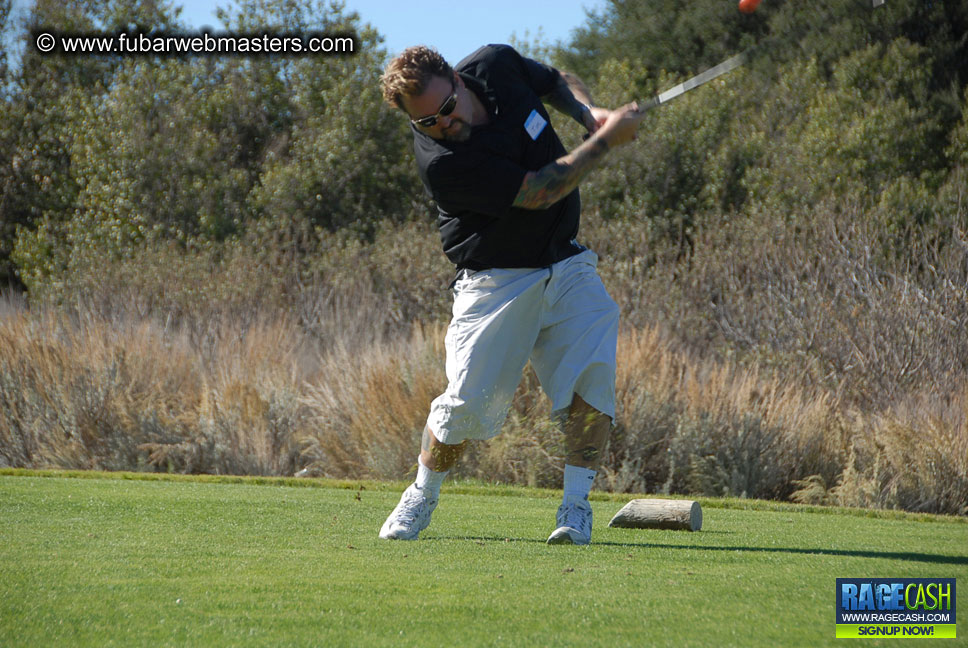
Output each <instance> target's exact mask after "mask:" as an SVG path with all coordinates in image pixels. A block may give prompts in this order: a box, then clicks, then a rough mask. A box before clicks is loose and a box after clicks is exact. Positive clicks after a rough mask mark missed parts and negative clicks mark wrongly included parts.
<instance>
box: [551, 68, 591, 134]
mask: <svg viewBox="0 0 968 648" xmlns="http://www.w3.org/2000/svg"><path fill="white" fill-rule="evenodd" d="M558 74H559V75H561V78H560V79H559V80H558V85H557V86H556V87H555V89H554V90H553V91H552V92H550V93H549V94H547V95H545V96H544V97H542V99H544V101H546V102H548V104H549V105H551V106H552V107H553V108H554V109H555V110H557V111H558V112H561V113H563V114H565V115H568V116H569V117H571V118H572V119H574V120H575V121H577V122H578V123H579V124H581V125H583V126H587V124H586V123H585V112H586V111H587V109H588V106H590V105H591V104H592V98H591V94H590V93H589V91H588V88H587V86H585V84H584V83H583V82H582V80H581V79H579V78H578V77H577V76H575V75H574V74H571V73H570V72H560V71H559V73H558Z"/></svg>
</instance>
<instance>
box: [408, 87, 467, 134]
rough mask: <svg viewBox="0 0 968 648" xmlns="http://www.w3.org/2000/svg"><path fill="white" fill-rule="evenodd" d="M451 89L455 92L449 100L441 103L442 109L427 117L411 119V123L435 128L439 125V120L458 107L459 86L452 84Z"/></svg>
mask: <svg viewBox="0 0 968 648" xmlns="http://www.w3.org/2000/svg"><path fill="white" fill-rule="evenodd" d="M451 89H452V90H453V92H454V94H452V95H450V96H449V97H448V98H447V101H445V102H444V103H442V104H441V105H440V109H439V110H438V111H437V113H436V114H434V115H428V116H426V117H421V118H420V119H411V120H410V123H412V124H415V125H416V126H423V127H424V128H433V127H434V126H436V125H437V120H438V119H439V118H441V117H446V116H447V115H449V114H450V113H452V112H454V108H456V107H457V88H456V87H454V85H453V84H451Z"/></svg>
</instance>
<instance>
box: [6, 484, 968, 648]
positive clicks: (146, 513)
mask: <svg viewBox="0 0 968 648" xmlns="http://www.w3.org/2000/svg"><path fill="white" fill-rule="evenodd" d="M87 476H88V477H92V478H88V479H75V478H70V477H65V476H63V473H47V474H45V476H44V477H40V476H26V473H24V472H23V471H21V472H19V473H13V472H12V471H6V476H0V519H2V521H3V524H2V525H0V645H2V646H36V645H58V646H59V645H92V646H108V645H117V646H132V645H152V646H154V645H192V646H197V645H233V646H237V645H259V646H269V645H271V646H284V645H300V646H302V645H317V646H445V645H446V646H567V645H582V646H610V647H611V646H644V645H668V646H685V645H695V646H729V645H735V646H745V645H764V646H766V645H771V646H772V645H803V646H815V645H822V644H836V643H837V640H835V639H834V625H833V619H834V610H833V605H834V604H833V601H834V579H835V578H837V577H865V576H878V577H883V576H889V577H890V576H909V577H955V578H958V579H959V581H960V582H959V585H961V584H962V583H965V585H964V586H962V587H961V588H959V596H958V607H960V608H961V609H962V610H968V596H966V594H965V591H966V590H965V588H966V587H968V578H966V577H968V524H966V523H965V520H964V519H962V518H944V517H940V516H930V517H927V516H920V517H919V516H910V515H904V514H881V515H876V516H874V517H868V516H864V515H860V514H857V512H854V511H838V510H824V509H804V508H803V507H796V506H791V505H781V504H764V503H757V502H746V501H743V500H724V501H718V502H717V501H713V500H702V502H703V505H704V509H705V510H704V530H703V531H701V532H699V533H688V532H674V531H645V530H627V529H609V528H607V526H606V525H607V522H608V520H609V518H610V517H611V516H612V515H613V514H614V513H615V512H616V511H617V510H618V508H620V506H621V504H622V502H624V501H626V500H628V499H629V498H630V497H631V496H627V495H625V496H604V495H603V496H599V497H598V498H596V500H595V501H594V502H593V507H594V510H595V516H596V525H595V532H594V541H595V543H594V544H593V545H592V546H590V547H561V546H556V547H550V546H548V545H546V544H544V539H545V538H546V537H547V535H548V533H550V531H551V530H552V527H553V519H554V511H555V508H556V506H557V502H556V501H555V497H556V496H555V494H554V493H553V492H549V491H529V490H527V489H520V488H489V487H485V486H481V485H466V484H453V485H451V488H450V490H449V491H448V489H447V486H446V485H445V492H444V496H443V498H442V500H441V505H440V507H439V508H438V510H437V512H436V513H435V514H434V523H433V524H432V525H431V527H430V528H429V529H427V531H425V532H424V538H423V539H422V540H420V541H418V542H385V541H381V540H379V539H378V538H377V531H378V530H379V527H380V525H381V524H382V522H383V520H384V518H385V517H386V515H387V513H388V512H389V511H390V509H391V508H392V507H393V506H394V504H395V503H396V501H397V499H398V496H399V492H400V490H401V489H402V485H400V484H390V485H387V484H372V483H370V484H362V485H363V486H364V490H362V491H361V490H358V488H359V485H361V484H359V483H358V484H351V483H348V482H342V483H335V482H320V481H304V482H301V483H299V484H296V483H290V482H286V481H270V482H268V483H269V484H270V485H266V483H265V480H260V481H257V480H246V479H234V478H230V479H224V478H223V479H219V478H214V479H213V478H208V479H205V478H201V479H163V480H162V479H155V478H151V479H135V478H134V477H136V476H135V475H131V474H128V475H120V476H119V475H104V474H97V475H87ZM305 485H312V486H316V487H315V488H305V487H302V486H305ZM498 494H500V495H506V496H505V497H498V496H496V495H498ZM357 495H359V499H357ZM717 506H718V507H717ZM926 521H930V522H931V523H925V522H926ZM960 625H962V628H959V634H960V635H962V636H964V633H965V632H968V630H965V629H964V622H962V623H961V624H960ZM873 643H874V644H875V645H876V644H877V643H878V641H874V642H873Z"/></svg>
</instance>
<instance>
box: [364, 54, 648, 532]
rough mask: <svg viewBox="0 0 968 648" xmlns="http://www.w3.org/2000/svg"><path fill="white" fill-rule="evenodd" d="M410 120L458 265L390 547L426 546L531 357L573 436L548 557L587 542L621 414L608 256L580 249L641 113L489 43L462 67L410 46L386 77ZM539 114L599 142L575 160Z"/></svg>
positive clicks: (568, 438)
mask: <svg viewBox="0 0 968 648" xmlns="http://www.w3.org/2000/svg"><path fill="white" fill-rule="evenodd" d="M382 84H383V94H384V98H385V99H386V101H387V103H389V104H390V105H391V106H393V107H395V108H399V109H400V110H402V111H403V112H405V113H406V114H407V115H408V116H409V118H410V122H411V128H412V131H413V139H414V151H415V154H416V160H417V166H418V171H419V174H420V178H421V180H422V181H423V183H424V186H425V187H426V189H427V191H428V192H429V193H430V195H431V197H432V198H433V199H434V201H435V202H436V204H437V207H438V212H439V213H438V217H437V224H438V227H439V229H440V236H441V240H442V242H443V246H444V252H445V253H446V254H447V257H448V258H449V259H450V260H451V261H452V262H453V263H454V264H455V265H456V266H457V278H456V280H455V282H454V286H453V288H454V307H453V319H452V320H451V323H450V325H449V327H448V329H447V335H446V340H445V347H446V352H447V359H446V371H447V379H448V385H447V389H446V391H444V393H443V394H441V395H440V396H439V397H438V398H436V399H435V400H434V401H433V403H432V404H431V407H430V415H429V416H428V418H427V425H426V427H425V428H424V432H423V441H422V444H421V449H420V454H419V458H418V470H417V479H416V481H415V482H414V483H413V484H412V485H410V487H408V488H407V489H406V491H404V493H403V496H402V497H401V499H400V503H399V504H398V505H397V507H396V508H395V509H394V510H393V512H392V513H391V514H390V517H388V518H387V521H386V522H385V523H384V525H383V528H382V529H381V530H380V537H381V538H386V539H400V540H416V539H417V536H418V534H419V533H420V532H421V531H422V530H423V529H425V528H426V527H427V525H428V524H430V516H431V513H432V512H433V511H434V509H435V508H436V506H437V501H438V497H439V494H440V486H441V483H442V482H443V480H444V477H445V476H446V475H447V473H448V471H449V470H450V469H451V468H452V467H453V466H454V464H455V463H456V462H457V459H458V458H459V457H460V455H461V452H462V451H463V450H464V447H465V446H466V444H467V441H468V440H469V439H488V438H491V437H493V436H495V435H496V434H497V433H498V432H499V431H500V428H501V426H502V424H503V423H504V420H505V418H506V417H507V413H508V409H509V407H510V403H511V398H512V396H513V395H514V392H515V389H516V388H517V385H518V383H519V382H520V379H521V372H522V370H523V369H524V367H525V364H526V363H527V362H528V360H529V359H530V360H531V364H532V366H533V367H534V370H535V372H536V373H537V376H538V378H539V380H540V381H541V386H542V388H543V389H544V391H545V393H546V394H547V395H548V397H549V398H550V399H551V402H552V410H553V412H554V414H555V416H556V418H557V419H558V420H559V421H560V422H561V424H562V425H563V431H564V436H565V444H566V451H567V456H566V459H565V474H564V497H563V501H562V504H561V507H560V508H559V509H558V515H557V523H556V525H555V526H556V528H555V530H554V532H553V533H552V534H551V536H550V537H549V538H548V543H549V544H588V543H589V542H590V541H591V528H592V510H591V507H590V506H589V504H588V493H589V491H590V490H591V485H592V481H593V479H594V477H595V473H596V470H597V469H598V467H599V462H600V460H601V454H602V451H603V450H604V448H605V443H606V441H607V439H608V433H609V429H610V427H611V422H612V418H614V415H615V347H616V339H617V335H618V316H619V309H618V306H617V305H616V304H615V302H614V301H613V300H612V299H611V297H609V295H608V293H607V292H606V291H605V287H604V285H603V284H602V282H601V279H600V278H599V277H598V274H597V271H596V265H597V261H598V257H597V256H596V255H595V253H594V252H592V251H591V250H589V249H587V248H585V247H584V246H582V245H581V244H579V243H578V242H577V240H576V237H577V235H578V224H579V217H580V212H581V200H580V198H579V193H578V188H577V187H578V183H579V182H580V181H581V180H582V179H583V178H584V177H585V176H586V175H587V174H588V172H589V170H591V169H592V168H593V167H595V166H596V165H597V164H598V163H599V162H600V160H601V159H602V158H603V157H604V156H605V154H606V153H607V152H608V151H609V150H610V149H612V148H615V147H617V146H619V145H622V144H624V143H626V142H628V141H630V140H631V139H633V137H634V135H635V130H636V128H637V126H638V124H639V123H640V122H641V120H642V118H643V113H640V112H638V110H637V107H636V105H635V104H629V105H626V106H623V107H622V108H619V109H617V110H607V109H604V108H599V107H596V106H594V105H593V104H592V100H591V98H590V97H589V95H588V92H587V90H586V89H585V87H584V85H583V84H582V83H581V81H580V80H578V79H577V78H575V77H574V76H572V75H569V74H567V73H564V72H559V71H558V70H555V69H554V68H551V67H548V66H546V65H543V64H541V63H538V62H536V61H533V60H531V59H528V58H524V57H522V56H521V55H520V54H518V52H516V51H515V50H514V49H512V48H511V47H508V46H502V45H488V46H485V47H482V48H480V49H478V50H477V51H476V52H474V53H473V54H471V55H470V56H468V57H467V58H465V59H464V60H463V61H461V62H460V63H459V64H458V65H457V68H456V70H454V69H453V68H451V66H450V65H448V63H447V62H446V61H445V60H444V59H443V58H442V57H441V56H440V54H438V53H437V52H436V51H435V50H433V49H430V48H426V47H411V48H409V49H406V50H404V51H403V52H402V53H401V54H400V55H399V56H397V57H396V58H395V59H393V60H392V61H391V62H390V63H389V64H388V65H387V68H386V70H385V72H384V74H383V77H382ZM542 101H545V102H547V103H548V104H549V105H551V106H552V107H554V108H555V109H557V110H558V111H560V112H562V113H564V114H565V115H568V116H570V117H572V118H573V119H575V120H576V121H577V122H578V123H579V124H581V125H582V126H584V127H585V128H586V129H587V130H588V132H589V137H588V138H587V139H586V141H584V142H583V143H582V144H581V145H580V146H578V147H577V148H575V149H574V150H573V151H571V152H570V153H569V152H567V151H566V150H565V148H564V147H563V146H562V144H561V141H560V140H559V139H558V136H557V134H556V133H555V131H554V129H553V128H552V126H551V122H550V117H549V115H548V112H547V111H546V109H545V107H544V105H543V103H542Z"/></svg>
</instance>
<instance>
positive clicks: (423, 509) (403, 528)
mask: <svg viewBox="0 0 968 648" xmlns="http://www.w3.org/2000/svg"><path fill="white" fill-rule="evenodd" d="M435 508H437V500H436V499H427V498H426V497H424V493H423V491H422V490H420V489H419V488H417V485H416V484H410V486H409V487H408V488H407V490H405V491H403V495H402V496H401V497H400V503H399V504H397V507H396V508H395V509H393V512H392V513H390V517H388V518H387V521H386V522H384V523H383V528H382V529H380V537H381V538H383V539H384V540H416V539H417V535H418V534H419V533H420V532H421V531H423V530H424V529H426V528H427V525H429V524H430V514H431V513H433V512H434V509H435Z"/></svg>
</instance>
